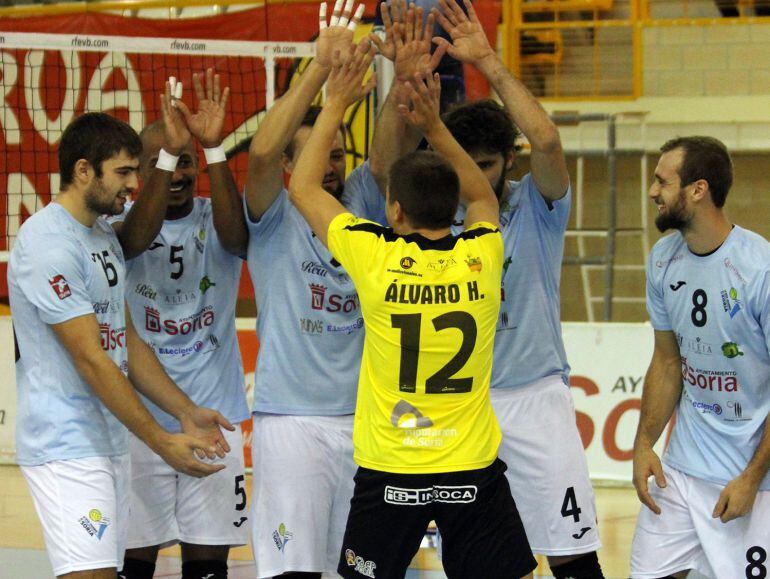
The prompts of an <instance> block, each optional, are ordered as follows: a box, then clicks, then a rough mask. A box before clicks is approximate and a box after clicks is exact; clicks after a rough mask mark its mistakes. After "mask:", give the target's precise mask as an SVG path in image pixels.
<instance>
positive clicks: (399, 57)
mask: <svg viewBox="0 0 770 579" xmlns="http://www.w3.org/2000/svg"><path fill="white" fill-rule="evenodd" d="M435 20H436V17H435V15H434V14H433V13H431V14H429V15H428V18H427V21H425V19H423V10H422V8H415V7H414V6H411V7H410V8H409V9H408V10H407V11H406V17H405V18H404V23H403V25H402V26H400V27H399V30H401V31H402V32H403V34H401V35H399V34H396V35H395V43H396V60H395V63H394V64H395V74H396V79H397V80H399V81H401V82H407V81H411V79H413V78H414V75H415V74H417V73H421V72H423V71H425V70H429V71H433V70H435V69H436V67H437V66H438V64H439V62H441V58H442V57H443V56H444V53H445V52H446V51H447V48H448V45H449V43H443V44H440V45H439V46H438V47H437V48H436V51H435V52H434V53H433V55H431V53H430V49H431V37H432V35H433V26H434V23H435Z"/></svg>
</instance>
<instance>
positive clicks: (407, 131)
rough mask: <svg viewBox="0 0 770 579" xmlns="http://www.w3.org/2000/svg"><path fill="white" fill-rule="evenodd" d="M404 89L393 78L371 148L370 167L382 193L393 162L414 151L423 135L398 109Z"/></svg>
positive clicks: (376, 125)
mask: <svg viewBox="0 0 770 579" xmlns="http://www.w3.org/2000/svg"><path fill="white" fill-rule="evenodd" d="M404 89H405V87H404V85H403V84H402V83H400V82H399V81H397V80H394V81H393V85H392V87H391V89H390V92H389V93H388V97H387V99H385V103H384V104H383V105H382V110H381V111H380V114H379V116H378V117H377V122H376V124H375V126H374V136H373V137H372V145H371V148H370V149H369V167H370V169H371V171H372V176H373V177H374V179H375V181H377V185H378V186H379V188H380V192H381V193H382V194H383V195H384V194H385V189H386V187H387V184H388V175H389V173H390V168H391V167H392V166H393V163H395V162H396V161H397V160H398V159H400V158H401V157H403V156H404V155H406V154H408V153H410V152H411V151H414V150H415V149H416V148H417V145H419V144H420V139H421V138H422V135H421V134H420V132H419V131H417V130H416V129H414V128H413V127H411V126H410V125H409V124H407V123H406V122H404V119H403V117H402V116H401V115H400V114H399V112H398V103H399V92H400V91H403V90H404Z"/></svg>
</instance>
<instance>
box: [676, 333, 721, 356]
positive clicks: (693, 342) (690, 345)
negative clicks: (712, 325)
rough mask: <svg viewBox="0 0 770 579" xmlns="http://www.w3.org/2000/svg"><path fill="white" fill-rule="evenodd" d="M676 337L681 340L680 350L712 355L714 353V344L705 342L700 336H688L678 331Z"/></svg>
mask: <svg viewBox="0 0 770 579" xmlns="http://www.w3.org/2000/svg"><path fill="white" fill-rule="evenodd" d="M676 339H677V341H678V342H679V350H680V351H686V352H691V353H693V354H698V355H700V356H711V355H712V354H713V353H714V345H713V344H709V343H708V342H704V341H703V340H701V339H700V338H699V337H697V338H688V337H687V336H683V335H682V334H679V333H677V335H676Z"/></svg>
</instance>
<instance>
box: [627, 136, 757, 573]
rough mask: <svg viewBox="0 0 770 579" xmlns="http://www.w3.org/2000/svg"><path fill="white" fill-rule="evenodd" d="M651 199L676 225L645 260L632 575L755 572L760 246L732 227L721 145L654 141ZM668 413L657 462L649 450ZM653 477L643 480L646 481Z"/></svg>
mask: <svg viewBox="0 0 770 579" xmlns="http://www.w3.org/2000/svg"><path fill="white" fill-rule="evenodd" d="M661 153H662V154H661V156H660V159H659V161H658V165H657V167H656V168H655V180H654V181H653V184H652V186H651V187H650V193H649V195H650V198H651V199H652V200H653V201H654V202H655V205H656V206H657V208H658V216H657V217H656V219H655V224H656V225H657V226H658V229H660V231H667V230H669V229H673V230H674V233H672V234H671V235H668V236H666V237H664V238H663V239H661V240H660V241H658V242H657V243H656V244H655V246H654V247H653V248H652V251H651V252H650V256H649V259H648V261H647V310H648V312H649V314H650V321H651V323H652V327H653V329H654V330H655V349H654V351H653V356H652V361H651V362H650V367H649V369H648V370H647V375H646V377H645V381H644V391H643V393H642V412H641V416H640V419H639V427H638V429H637V433H636V440H635V442H634V479H633V480H634V486H635V487H636V492H637V494H638V495H639V499H640V500H641V502H642V503H643V505H644V506H643V507H642V509H641V512H640V513H639V518H638V520H637V524H636V533H635V535H634V540H633V545H632V553H631V575H632V577H639V578H647V577H649V578H659V577H672V576H675V577H684V576H685V575H686V574H687V571H688V570H690V569H695V570H697V571H698V572H700V573H702V574H704V575H706V576H708V577H718V578H722V577H725V578H726V577H765V576H767V571H768V566H769V564H770V561H769V560H768V549H769V548H770V523H769V522H770V473H768V469H770V428H768V417H770V390H769V389H768V384H769V383H770V353H769V352H768V349H769V348H770V244H768V242H767V240H765V239H764V238H762V237H761V236H759V235H757V234H756V233H753V232H751V231H748V230H746V229H743V228H742V227H740V226H738V225H734V224H733V223H731V222H730V220H729V219H728V217H727V215H725V212H724V209H723V206H724V203H725V200H726V197H727V194H728V192H729V191H730V187H731V185H732V182H733V168H732V162H731V160H730V156H729V154H728V152H727V149H726V148H725V146H724V144H722V143H721V142H720V141H718V140H716V139H713V138H711V137H681V138H676V139H672V140H670V141H668V142H667V143H665V144H664V145H663V147H661ZM675 409H677V419H676V424H675V425H674V430H673V433H672V435H671V440H670V441H669V444H668V446H667V448H666V451H665V453H664V455H663V463H662V464H661V461H660V459H659V458H658V456H657V455H656V453H655V452H654V450H653V445H654V444H655V442H656V441H657V440H658V438H659V437H660V435H661V433H662V432H663V429H664V428H665V426H666V424H667V423H668V421H669V419H670V418H671V416H672V414H673V413H674V410H675ZM649 477H654V481H655V484H650V482H649V481H648V478H649Z"/></svg>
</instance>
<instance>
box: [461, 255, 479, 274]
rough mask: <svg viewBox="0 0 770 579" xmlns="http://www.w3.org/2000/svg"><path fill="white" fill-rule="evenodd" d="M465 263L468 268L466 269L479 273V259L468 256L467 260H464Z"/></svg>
mask: <svg viewBox="0 0 770 579" xmlns="http://www.w3.org/2000/svg"><path fill="white" fill-rule="evenodd" d="M465 263H466V265H467V266H468V269H469V270H471V271H481V269H482V267H483V266H482V263H481V258H480V257H471V256H470V255H469V256H468V259H466V260H465Z"/></svg>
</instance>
